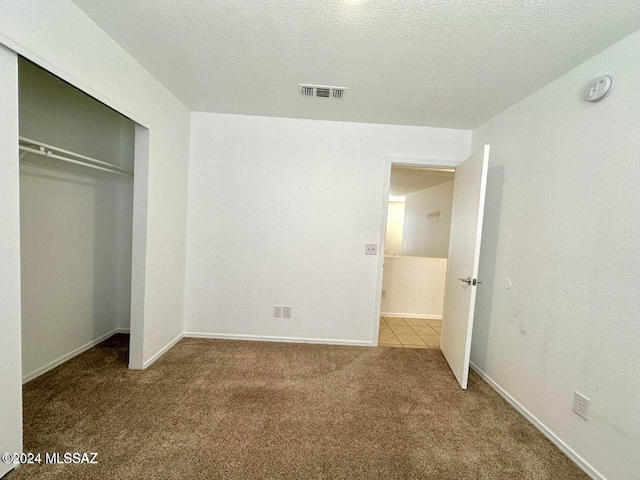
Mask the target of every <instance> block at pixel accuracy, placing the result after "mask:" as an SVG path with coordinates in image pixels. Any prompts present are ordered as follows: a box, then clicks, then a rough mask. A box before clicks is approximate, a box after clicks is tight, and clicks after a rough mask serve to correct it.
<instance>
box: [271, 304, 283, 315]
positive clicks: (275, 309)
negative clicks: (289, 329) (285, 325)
mask: <svg viewBox="0 0 640 480" xmlns="http://www.w3.org/2000/svg"><path fill="white" fill-rule="evenodd" d="M273 316H274V317H281V316H282V306H281V305H276V306H275V307H273Z"/></svg>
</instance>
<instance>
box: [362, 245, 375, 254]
mask: <svg viewBox="0 0 640 480" xmlns="http://www.w3.org/2000/svg"><path fill="white" fill-rule="evenodd" d="M364 254H365V255H377V254H378V244H377V243H366V244H365V245H364Z"/></svg>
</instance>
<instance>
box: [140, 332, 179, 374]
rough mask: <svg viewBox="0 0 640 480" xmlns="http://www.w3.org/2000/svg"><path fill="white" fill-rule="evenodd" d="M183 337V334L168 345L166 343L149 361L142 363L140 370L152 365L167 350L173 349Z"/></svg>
mask: <svg viewBox="0 0 640 480" xmlns="http://www.w3.org/2000/svg"><path fill="white" fill-rule="evenodd" d="M183 336H184V334H183V333H181V334H179V335H178V336H177V337H176V338H174V339H173V340H171V341H170V342H169V343H167V344H166V345H165V346H164V347H162V348H161V349H160V350H159V351H158V352H157V353H156V354H155V355H154V356H153V357H151V358H150V359H149V360H147V361H146V362H144V363H143V364H142V369H143V370H144V369H145V368H147V367H149V366H150V365H151V364H153V362H155V361H156V360H158V359H159V358H160V357H161V356H162V355H164V354H165V353H166V352H167V350H169V349H170V348H171V347H173V346H174V345H175V344H176V343H178V342H179V341H180V340H182V337H183Z"/></svg>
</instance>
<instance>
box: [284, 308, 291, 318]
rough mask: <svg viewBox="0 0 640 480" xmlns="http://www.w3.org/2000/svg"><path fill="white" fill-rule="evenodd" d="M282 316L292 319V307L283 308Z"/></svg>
mask: <svg viewBox="0 0 640 480" xmlns="http://www.w3.org/2000/svg"><path fill="white" fill-rule="evenodd" d="M282 316H283V317H284V318H291V307H282Z"/></svg>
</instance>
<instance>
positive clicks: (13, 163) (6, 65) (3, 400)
mask: <svg viewBox="0 0 640 480" xmlns="http://www.w3.org/2000/svg"><path fill="white" fill-rule="evenodd" d="M0 85H2V88H0V115H2V128H0V207H1V208H0V225H2V227H1V228H0V247H1V248H0V305H2V308H0V325H1V326H2V334H0V365H1V366H2V368H0V452H2V453H4V452H21V451H22V379H21V373H20V372H21V368H20V364H21V358H22V353H21V347H20V343H21V342H20V193H19V181H18V177H19V170H18V142H17V138H18V59H17V57H16V55H15V54H14V53H13V52H11V51H9V50H7V49H5V48H4V47H2V46H0ZM9 470H11V467H10V466H9V465H7V464H5V463H2V462H0V476H2V475H4V474H5V473H7V472H8V471H9Z"/></svg>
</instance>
